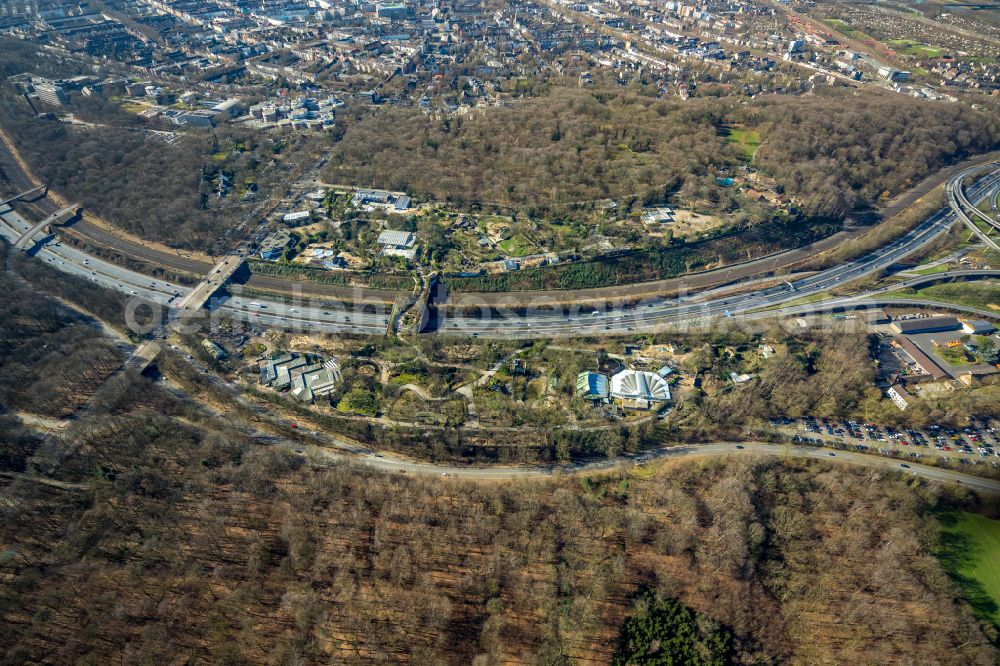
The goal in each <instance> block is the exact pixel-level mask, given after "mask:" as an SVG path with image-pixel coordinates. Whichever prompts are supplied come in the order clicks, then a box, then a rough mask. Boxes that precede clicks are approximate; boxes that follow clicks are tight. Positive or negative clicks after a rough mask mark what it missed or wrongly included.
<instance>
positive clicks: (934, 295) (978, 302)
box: [884, 280, 1000, 315]
mask: <svg viewBox="0 0 1000 666" xmlns="http://www.w3.org/2000/svg"><path fill="white" fill-rule="evenodd" d="M884 297H886V298H914V297H917V298H925V299H927V300H930V301H936V302H938V303H955V304H956V305H966V306H969V307H972V308H980V309H983V310H995V311H996V312H997V314H998V315H1000V281H997V280H980V281H978V282H954V283H947V284H934V285H931V286H929V287H924V288H923V289H916V290H914V291H897V292H891V293H888V294H884Z"/></svg>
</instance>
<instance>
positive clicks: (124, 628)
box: [0, 380, 996, 665]
mask: <svg viewBox="0 0 1000 666" xmlns="http://www.w3.org/2000/svg"><path fill="white" fill-rule="evenodd" d="M136 381H137V382H139V383H137V384H136V385H134V386H133V389H132V391H131V394H132V395H135V396H140V400H139V403H140V404H138V405H137V406H136V408H135V409H134V411H132V412H131V413H127V414H126V413H120V414H119V415H117V416H114V417H112V416H105V417H97V416H95V417H93V418H92V419H91V420H90V421H89V422H88V423H87V424H86V425H85V426H80V427H75V428H73V429H72V430H71V431H68V432H66V433H64V434H63V436H62V437H61V438H60V446H59V447H58V449H54V448H53V447H49V448H47V449H43V450H41V451H39V452H37V453H35V454H34V455H33V456H32V458H31V460H30V461H29V464H28V466H27V468H28V470H29V473H30V472H33V471H34V470H36V469H56V470H57V471H56V474H57V476H58V477H59V480H60V481H62V482H64V483H66V484H71V485H69V487H68V489H64V488H53V487H52V486H51V485H48V484H42V483H39V482H38V481H35V480H33V479H30V478H21V479H18V480H15V481H13V482H11V483H9V484H8V485H6V486H5V487H4V488H3V508H2V512H0V539H2V543H3V544H4V546H5V550H6V552H8V553H10V556H9V557H7V558H5V560H4V561H3V562H2V563H0V570H2V573H3V575H4V577H5V580H6V583H5V585H4V586H3V589H2V591H0V602H2V603H0V608H2V611H0V613H2V615H0V617H2V622H3V624H4V630H5V652H4V654H3V662H4V663H11V664H13V663H26V662H35V661H43V662H57V663H66V662H79V661H85V662H89V663H107V662H109V661H114V660H123V661H125V662H128V663H136V662H138V663H168V662H174V661H178V660H185V661H189V660H193V661H210V662H212V663H222V664H244V663H331V662H334V663H386V662H411V663H423V664H448V663H454V664H470V663H472V664H495V663H501V662H509V661H521V662H535V663H546V664H563V663H569V662H570V661H571V660H573V659H590V660H596V661H598V662H605V663H606V662H608V661H610V660H611V658H612V656H613V655H614V652H615V650H616V646H617V645H618V644H619V638H618V637H619V635H620V634H621V633H622V626H623V624H625V628H626V630H627V631H626V635H632V634H634V633H635V623H634V622H633V623H632V624H626V618H628V617H642V611H638V610H637V609H636V606H635V605H634V604H635V603H637V602H640V601H642V602H643V603H645V600H644V597H643V590H654V591H655V592H656V594H657V595H658V597H659V598H660V599H677V600H679V601H680V602H682V603H683V604H685V605H686V606H687V607H689V608H691V609H692V610H693V611H695V612H697V613H699V614H700V615H702V616H703V617H704V620H705V621H706V622H711V623H713V624H714V626H718V627H720V628H723V627H724V628H725V635H727V636H729V635H731V637H732V639H731V640H732V643H731V645H732V658H733V660H734V661H735V662H736V663H747V664H767V663H788V662H797V663H818V662H830V663H887V662H896V663H917V662H921V663H928V662H933V663H942V664H983V665H986V664H991V663H993V662H994V660H995V658H996V651H995V649H994V648H993V647H991V646H990V644H989V641H988V639H987V638H986V637H985V636H984V634H983V632H982V630H981V629H980V628H979V626H978V625H977V623H976V621H975V620H974V619H973V617H972V615H971V612H970V610H969V609H968V608H967V607H966V606H965V605H964V604H959V603H956V602H954V601H953V600H952V599H953V597H954V595H955V594H956V592H955V589H954V587H953V584H952V583H951V582H950V580H949V579H948V577H947V575H946V574H945V573H944V572H943V571H942V569H941V567H940V565H939V564H938V563H937V561H936V560H935V559H934V557H933V556H932V554H931V549H932V545H933V543H934V539H935V533H934V527H933V520H932V519H930V518H928V517H927V515H926V512H927V511H928V510H929V509H930V508H931V507H933V506H934V505H935V504H936V503H937V502H938V501H939V500H938V499H937V498H935V496H934V495H933V494H932V493H929V492H924V491H920V490H919V489H917V490H914V489H912V488H910V487H907V485H906V484H905V483H904V482H903V481H901V480H895V479H893V478H892V477H884V476H882V477H880V476H872V475H870V474H869V473H866V472H862V471H859V470H855V469H852V468H841V467H837V468H826V467H825V466H823V465H819V464H814V465H805V464H800V463H796V462H784V463H783V462H781V461H778V460H775V459H770V460H760V461H732V462H716V463H705V464H686V465H681V466H676V467H672V468H667V469H664V470H661V471H660V472H657V473H655V474H653V475H652V476H649V475H643V477H642V478H641V477H638V476H629V475H625V476H611V477H606V478H600V479H581V480H573V479H567V480H564V481H557V482H544V483H507V484H501V485H493V484H485V485H484V484H476V483H464V482H458V481H453V480H449V479H439V478H430V479H419V478H415V479H408V478H406V477H405V476H398V475H396V476H393V475H383V474H374V473H371V472H367V471H365V470H364V469H360V468H352V467H350V466H346V465H345V466H336V467H333V468H327V469H315V468H310V467H304V466H302V464H301V462H300V461H299V460H297V459H296V458H294V457H290V456H289V455H286V454H283V453H280V452H279V451H275V450H269V449H266V448H261V447H260V446H257V445H254V444H253V443H252V442H249V441H246V440H245V439H241V438H240V437H239V435H238V433H233V432H226V431H222V432H213V431H208V432H206V431H204V430H203V429H202V428H201V427H194V426H192V425H191V424H190V423H189V422H188V421H189V419H190V418H191V417H188V418H187V419H185V420H184V421H182V420H180V419H178V418H175V417H173V416H170V415H169V414H170V412H171V411H173V410H174V409H176V407H175V406H171V405H170V404H169V403H166V404H164V403H163V400H162V398H161V399H157V398H156V397H155V395H156V390H155V388H154V387H152V386H149V385H147V384H143V383H142V381H143V380H136ZM142 396H145V397H144V398H142ZM143 402H148V403H153V406H149V405H144V404H142V403H143ZM0 425H2V424H0ZM56 450H58V451H60V454H59V455H60V460H58V464H54V461H53V458H52V456H53V455H54V453H55V451H56ZM713 640H714V639H713Z"/></svg>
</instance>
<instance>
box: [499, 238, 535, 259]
mask: <svg viewBox="0 0 1000 666" xmlns="http://www.w3.org/2000/svg"><path fill="white" fill-rule="evenodd" d="M497 247H499V248H500V249H501V250H503V251H504V252H506V253H507V254H508V255H509V256H511V257H524V256H526V255H529V254H535V253H537V252H538V249H537V248H536V247H535V246H534V244H533V243H532V242H531V241H530V240H528V239H527V238H526V237H525V236H522V235H521V234H514V235H513V236H511V237H510V238H508V239H507V240H505V241H503V242H502V243H498V244H497Z"/></svg>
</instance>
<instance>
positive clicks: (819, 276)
mask: <svg viewBox="0 0 1000 666" xmlns="http://www.w3.org/2000/svg"><path fill="white" fill-rule="evenodd" d="M977 170H981V168H980V169H977ZM969 171H972V170H967V171H966V172H963V173H962V175H961V176H959V177H956V180H959V182H960V181H961V179H962V178H964V176H965V175H966V174H967V172H969ZM998 189H1000V171H994V172H992V173H990V174H989V175H987V176H986V177H984V178H981V179H980V180H979V181H978V182H977V183H976V184H975V185H973V187H972V188H970V190H969V192H968V193H967V194H966V195H965V196H966V197H967V200H968V201H970V202H974V203H975V204H978V203H979V202H980V201H982V200H984V199H986V198H987V197H990V196H993V195H994V194H995V193H996V192H997V191H998ZM956 219H957V218H956V212H955V211H954V210H953V209H952V208H950V207H948V208H942V209H941V210H939V211H937V212H936V213H934V214H933V215H932V216H930V217H929V218H928V219H927V220H925V221H924V222H922V223H920V224H919V225H917V226H916V227H915V228H913V229H911V230H910V231H908V232H907V233H905V234H903V235H902V236H900V237H899V238H897V239H896V240H894V241H892V242H891V243H889V244H887V245H885V246H883V247H882V248H880V249H878V250H875V251H874V252H871V253H869V254H867V255H865V256H862V257H859V258H858V259H854V260H852V261H849V262H845V263H843V264H841V265H839V266H836V267H834V268H831V269H828V270H824V271H820V272H817V273H814V274H812V275H809V276H807V277H804V278H800V279H798V280H795V281H791V282H786V283H783V284H781V285H778V286H772V287H768V288H766V289H760V290H756V291H752V292H749V293H744V294H738V295H732V296H724V297H720V298H716V299H712V300H702V301H697V302H696V300H697V299H696V297H694V296H690V297H681V298H677V299H673V298H671V299H666V298H661V299H655V300H651V301H648V302H645V303H639V304H636V305H627V306H622V307H615V308H608V309H592V308H587V309H585V310H584V311H579V310H577V311H575V312H573V311H570V312H567V311H565V310H562V309H558V310H553V309H549V308H546V307H545V306H544V304H540V305H539V307H538V308H536V309H532V308H530V307H529V308H528V309H527V310H526V311H523V312H521V311H519V312H516V313H514V312H510V313H505V312H503V311H500V312H497V311H494V310H490V309H485V308H484V309H483V311H482V313H481V316H472V315H450V316H448V317H447V318H444V319H441V320H439V330H441V331H443V332H445V333H453V334H456V335H458V334H462V335H475V336H480V337H521V338H541V337H555V336H566V335H600V334H610V333H622V332H629V331H645V330H656V329H658V328H661V327H664V326H668V325H677V324H685V323H689V324H697V325H702V324H704V323H706V322H708V321H711V320H712V319H717V318H726V317H737V316H741V315H745V314H747V313H750V312H753V311H759V310H762V309H766V308H773V307H775V306H778V305H781V304H783V303H788V302H791V301H796V300H799V299H802V298H807V297H812V296H816V295H819V294H822V293H823V292H825V291H827V290H829V289H831V288H833V287H837V286H840V285H844V284H847V283H849V282H852V281H855V280H859V279H861V278H864V277H868V276H870V275H873V274H875V273H877V272H879V271H882V270H884V269H886V268H888V267H889V266H891V265H892V264H894V263H897V262H899V261H902V260H903V259H905V258H906V257H907V256H909V255H911V254H913V253H914V252H915V251H916V250H918V249H920V248H921V247H923V246H925V245H927V244H928V243H930V242H931V241H933V240H934V239H936V238H937V237H939V236H940V235H941V234H943V233H945V232H946V231H947V230H948V229H949V228H950V227H951V226H952V224H953V223H954V222H955V220H956Z"/></svg>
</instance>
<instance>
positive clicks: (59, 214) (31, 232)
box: [14, 204, 80, 250]
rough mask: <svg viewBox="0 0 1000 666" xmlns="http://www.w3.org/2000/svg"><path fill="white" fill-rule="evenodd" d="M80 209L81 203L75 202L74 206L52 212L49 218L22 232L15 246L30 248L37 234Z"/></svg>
mask: <svg viewBox="0 0 1000 666" xmlns="http://www.w3.org/2000/svg"><path fill="white" fill-rule="evenodd" d="M79 210H80V204H73V205H72V206H67V207H66V208H62V209H60V210H57V211H56V212H54V213H52V214H51V215H49V216H48V217H47V218H45V219H44V220H42V221H41V222H39V223H38V224H36V225H35V226H33V227H31V228H30V229H28V230H27V231H25V232H24V233H23V234H21V237H20V238H18V239H17V240H16V241H14V247H16V248H17V249H19V250H26V249H28V246H29V245H30V244H31V239H32V238H34V236H35V234H37V233H38V232H39V231H42V230H43V229H45V228H46V227H48V226H49V225H50V224H58V223H59V222H61V221H62V220H63V219H66V218H71V217H74V216H75V215H76V214H77V213H78V212H79Z"/></svg>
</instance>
